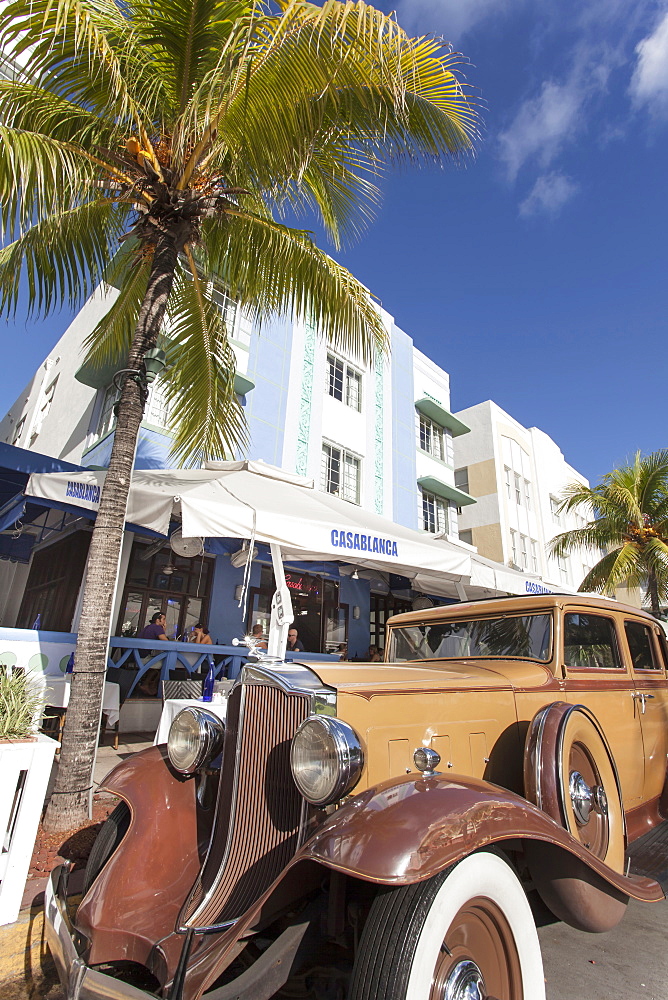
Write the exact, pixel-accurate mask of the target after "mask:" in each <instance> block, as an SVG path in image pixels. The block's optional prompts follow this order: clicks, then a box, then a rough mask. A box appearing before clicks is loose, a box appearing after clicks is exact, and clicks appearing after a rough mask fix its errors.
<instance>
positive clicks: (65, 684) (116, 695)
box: [42, 674, 121, 729]
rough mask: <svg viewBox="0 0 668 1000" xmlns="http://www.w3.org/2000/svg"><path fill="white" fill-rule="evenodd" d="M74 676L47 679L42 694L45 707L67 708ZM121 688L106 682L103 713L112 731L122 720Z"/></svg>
mask: <svg viewBox="0 0 668 1000" xmlns="http://www.w3.org/2000/svg"><path fill="white" fill-rule="evenodd" d="M71 680H72V675H71V674H68V675H67V676H66V677H48V676H47V677H45V678H44V681H45V687H44V691H43V692H42V700H43V702H44V704H45V705H53V707H54V708H67V705H68V703H69V700H70V682H71ZM120 706H121V688H120V685H119V684H114V683H113V682H112V681H105V683H104V694H103V696H102V711H103V712H104V714H105V715H106V716H107V725H108V726H109V728H110V729H112V728H113V727H114V726H115V725H116V723H117V722H118V720H119V718H120V711H121V707H120Z"/></svg>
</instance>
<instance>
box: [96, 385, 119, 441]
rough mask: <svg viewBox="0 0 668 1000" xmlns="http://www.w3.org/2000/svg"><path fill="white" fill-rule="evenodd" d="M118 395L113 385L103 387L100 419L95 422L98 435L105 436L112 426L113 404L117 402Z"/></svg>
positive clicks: (113, 419) (113, 420)
mask: <svg viewBox="0 0 668 1000" xmlns="http://www.w3.org/2000/svg"><path fill="white" fill-rule="evenodd" d="M119 396H120V392H119V390H118V389H117V388H116V386H115V385H110V386H107V388H106V389H105V391H104V399H103V400H102V408H101V409H100V419H99V420H98V422H97V434H98V437H101V438H102V437H105V436H106V435H107V434H108V433H109V431H110V430H111V428H112V427H113V426H114V422H115V420H116V415H115V414H114V406H115V405H116V403H117V402H118V397H119Z"/></svg>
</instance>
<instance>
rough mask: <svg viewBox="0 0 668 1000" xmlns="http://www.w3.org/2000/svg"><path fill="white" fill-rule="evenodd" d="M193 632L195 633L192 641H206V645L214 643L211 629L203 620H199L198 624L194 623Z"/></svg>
mask: <svg viewBox="0 0 668 1000" xmlns="http://www.w3.org/2000/svg"><path fill="white" fill-rule="evenodd" d="M193 632H194V633H195V634H194V636H193V638H192V639H191V642H199V643H204V644H205V645H208V646H210V645H212V639H211V636H210V635H209V630H208V628H207V627H206V626H205V625H203V624H202V622H197V624H196V625H193Z"/></svg>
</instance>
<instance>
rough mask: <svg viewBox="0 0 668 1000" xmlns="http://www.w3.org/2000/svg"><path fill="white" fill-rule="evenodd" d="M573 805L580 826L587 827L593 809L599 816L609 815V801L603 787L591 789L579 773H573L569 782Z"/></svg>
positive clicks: (598, 786) (597, 786)
mask: <svg viewBox="0 0 668 1000" xmlns="http://www.w3.org/2000/svg"><path fill="white" fill-rule="evenodd" d="M568 788H569V792H570V795H571V803H572V806H573V812H574V813H575V819H576V820H577V822H578V825H579V826H586V825H587V823H588V822H589V816H590V815H591V811H592V809H594V810H595V811H596V812H597V813H599V815H601V816H606V815H607V813H608V799H607V797H606V794H605V789H604V788H603V785H594V787H593V788H590V787H589V785H588V784H587V782H586V781H585V780H584V778H583V777H582V775H581V774H580V772H579V771H571V775H570V778H569V781H568Z"/></svg>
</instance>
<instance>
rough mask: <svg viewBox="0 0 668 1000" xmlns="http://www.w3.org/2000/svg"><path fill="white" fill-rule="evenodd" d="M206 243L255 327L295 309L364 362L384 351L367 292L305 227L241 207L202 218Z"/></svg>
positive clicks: (212, 264)
mask: <svg viewBox="0 0 668 1000" xmlns="http://www.w3.org/2000/svg"><path fill="white" fill-rule="evenodd" d="M204 245H205V248H206V253H207V260H206V266H207V270H208V271H210V272H211V273H218V274H220V276H221V278H222V280H223V281H224V282H225V283H226V284H227V285H228V287H229V289H230V291H231V293H232V295H233V296H234V297H235V298H238V299H239V302H240V304H241V305H242V306H243V307H244V308H245V309H246V310H247V311H248V312H249V314H250V316H251V318H252V319H253V320H254V322H255V323H256V324H257V325H258V326H259V325H260V324H261V323H262V322H263V321H264V320H266V319H267V318H268V317H271V316H277V315H280V314H284V313H287V314H290V313H293V314H294V315H295V316H298V317H303V318H307V319H308V320H309V321H310V322H312V323H313V324H314V325H315V326H316V327H317V329H318V330H319V332H320V333H321V335H322V336H323V337H324V338H325V339H326V340H328V341H329V342H330V343H332V344H334V345H336V346H337V347H339V349H341V350H344V351H347V352H350V353H352V354H355V355H356V356H357V357H359V358H360V359H361V360H363V361H364V362H365V363H367V362H369V361H370V360H371V359H372V358H373V356H374V355H375V353H376V352H379V353H384V352H385V351H386V350H387V332H386V330H385V327H384V326H383V322H382V319H381V316H380V311H379V309H378V308H377V306H375V305H374V303H373V301H372V298H371V295H370V294H369V292H368V290H367V289H366V288H364V286H363V285H362V284H360V282H359V281H357V279H356V278H354V277H353V275H352V274H350V272H349V271H347V270H346V269H345V268H344V267H342V266H341V265H340V264H338V263H337V262H336V261H335V260H333V259H332V258H331V257H329V256H328V255H327V254H325V253H324V252H323V251H322V250H319V249H318V247H317V246H316V245H315V244H314V243H313V240H312V239H311V236H310V234H309V233H306V232H304V231H303V230H296V229H290V228H289V227H287V226H282V225H280V224H279V223H277V222H273V221H272V220H270V219H263V218H260V217H258V216H251V215H250V214H241V213H240V214H239V216H238V217H237V218H236V219H234V221H233V222H231V223H230V224H228V225H222V226H221V225H217V224H216V223H214V222H211V223H207V225H206V226H205V227H204Z"/></svg>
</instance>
